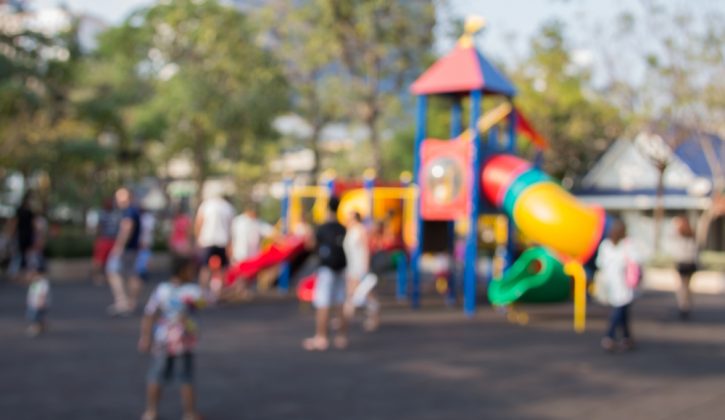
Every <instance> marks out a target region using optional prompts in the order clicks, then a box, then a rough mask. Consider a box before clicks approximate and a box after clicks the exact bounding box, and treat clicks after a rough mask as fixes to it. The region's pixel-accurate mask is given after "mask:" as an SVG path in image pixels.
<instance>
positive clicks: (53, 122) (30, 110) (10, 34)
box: [0, 14, 91, 204]
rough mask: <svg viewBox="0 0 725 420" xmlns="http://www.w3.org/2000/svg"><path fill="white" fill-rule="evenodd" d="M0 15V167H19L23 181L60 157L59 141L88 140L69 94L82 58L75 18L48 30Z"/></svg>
mask: <svg viewBox="0 0 725 420" xmlns="http://www.w3.org/2000/svg"><path fill="white" fill-rule="evenodd" d="M2 17H3V18H4V19H3V20H0V137H2V142H0V166H2V167H3V168H4V169H6V170H8V171H17V172H19V173H20V174H22V176H23V178H24V179H25V180H26V181H28V180H29V179H30V178H31V176H33V175H38V176H40V175H47V171H48V169H49V168H52V167H53V166H54V165H56V164H58V163H59V162H61V161H62V160H63V158H64V157H63V156H62V154H60V153H58V148H57V145H58V144H59V143H62V142H64V141H68V140H69V139H88V138H89V135H90V133H91V130H90V127H88V125H87V124H85V122H84V121H83V120H82V119H81V118H79V116H78V112H77V108H76V103H75V101H74V98H73V91H74V88H75V87H76V86H77V84H78V79H77V76H78V69H79V66H80V62H81V60H82V58H83V57H82V53H81V51H80V46H79V43H78V36H77V34H78V22H77V20H74V19H73V20H71V23H70V25H69V27H68V28H66V29H64V30H63V31H61V32H59V33H57V34H52V35H50V34H42V33H39V32H34V31H31V30H27V29H23V28H22V17H19V16H14V15H12V14H10V15H4V16H2ZM14 18H18V19H20V20H17V19H16V20H13V19H14ZM5 19H7V20H5ZM13 22H16V23H17V22H21V23H20V24H19V25H17V24H16V25H14V24H13ZM42 171H45V174H42V173H41V172H42ZM3 175H4V174H3ZM44 179H48V178H47V177H45V178H44ZM56 181H57V180H56V179H53V178H50V184H49V185H45V184H44V185H43V186H44V188H43V189H42V190H41V191H40V193H41V198H42V199H43V201H44V202H45V204H47V202H46V200H47V193H48V190H47V188H52V184H53V183H55V182H56ZM27 185H28V182H25V186H26V188H27Z"/></svg>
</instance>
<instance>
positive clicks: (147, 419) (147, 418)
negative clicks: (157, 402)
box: [141, 411, 159, 420]
mask: <svg viewBox="0 0 725 420" xmlns="http://www.w3.org/2000/svg"><path fill="white" fill-rule="evenodd" d="M158 418H159V416H158V415H157V414H156V412H155V411H144V412H143V414H142V415H141V420H158Z"/></svg>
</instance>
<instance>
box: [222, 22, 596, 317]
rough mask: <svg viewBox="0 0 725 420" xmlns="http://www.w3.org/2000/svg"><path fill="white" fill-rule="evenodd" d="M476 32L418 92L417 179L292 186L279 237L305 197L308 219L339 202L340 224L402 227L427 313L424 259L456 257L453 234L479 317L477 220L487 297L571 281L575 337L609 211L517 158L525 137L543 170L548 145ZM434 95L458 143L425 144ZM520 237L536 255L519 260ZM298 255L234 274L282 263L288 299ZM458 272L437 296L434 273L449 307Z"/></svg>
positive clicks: (507, 299)
mask: <svg viewBox="0 0 725 420" xmlns="http://www.w3.org/2000/svg"><path fill="white" fill-rule="evenodd" d="M477 29H479V27H476V26H475V25H470V24H467V27H466V33H465V34H464V36H463V37H461V39H460V40H459V42H458V44H457V45H456V47H455V48H454V50H453V51H452V52H450V53H449V54H448V55H446V56H444V57H442V58H441V59H439V60H438V61H437V62H436V63H434V64H433V65H432V66H431V67H430V68H429V69H428V70H427V71H426V72H424V73H423V74H422V75H421V76H420V77H419V78H418V79H417V80H416V81H415V82H414V83H413V85H412V86H411V91H412V92H413V93H414V94H415V95H417V96H418V106H417V127H416V135H415V151H414V157H415V159H414V170H413V174H412V176H411V174H403V175H402V176H401V182H400V183H393V184H390V183H388V184H385V183H383V182H381V181H379V180H376V177H375V173H374V171H371V170H368V171H366V172H365V174H364V176H363V180H362V181H343V180H337V179H336V178H335V176H334V174H332V173H329V172H328V173H327V174H326V175H325V176H324V177H323V180H322V182H320V184H319V185H316V186H299V185H294V183H293V181H292V180H291V179H287V180H285V183H284V195H283V198H282V218H281V227H282V229H281V230H282V234H283V235H287V236H294V235H292V234H293V233H294V231H295V227H296V225H297V224H298V223H300V222H301V221H303V220H304V219H305V217H304V210H303V209H304V205H303V201H304V200H312V201H313V205H312V209H311V212H310V213H311V216H312V217H311V218H312V219H313V220H314V221H315V222H316V223H318V224H319V223H322V222H323V221H324V217H325V214H326V208H327V202H328V200H329V198H330V197H332V196H336V197H338V198H339V199H340V206H339V210H338V214H337V217H338V219H339V220H340V222H342V223H345V222H346V219H347V218H348V217H349V216H350V215H351V214H352V213H353V212H358V213H359V214H360V215H361V216H362V217H363V218H364V219H365V221H366V223H368V225H370V224H371V223H372V222H373V221H375V220H386V221H387V222H388V223H389V224H390V225H393V226H396V227H395V228H394V230H396V232H397V235H398V236H399V238H400V241H398V242H399V244H398V246H399V247H400V248H401V249H402V250H408V251H410V258H406V257H405V254H404V253H402V252H401V253H400V255H398V256H397V257H396V270H397V274H398V276H397V297H398V298H399V299H404V298H410V302H411V304H412V306H413V307H414V308H416V307H419V306H420V289H421V284H420V283H421V282H420V279H421V275H420V267H421V256H422V254H423V253H424V252H429V251H430V252H437V253H441V252H442V250H443V252H444V253H449V254H451V255H452V254H454V248H455V237H456V235H457V234H460V233H462V236H464V237H465V251H464V253H463V254H464V256H463V258H461V260H462V264H463V270H462V271H463V279H462V280H463V281H462V283H463V307H464V312H465V313H466V314H467V315H472V314H473V313H474V311H475V307H476V297H477V287H478V284H479V280H480V278H479V275H478V272H477V271H478V268H477V264H478V259H479V236H480V229H479V228H480V224H479V223H481V221H483V223H486V224H488V225H489V226H493V231H494V232H495V234H494V235H493V236H494V237H495V245H496V250H495V258H492V261H493V263H492V264H490V266H492V267H494V269H492V270H490V273H491V275H490V277H495V278H496V279H494V280H493V281H492V282H491V285H490V287H489V290H488V298H489V300H490V301H491V302H492V303H493V304H495V305H502V306H503V305H510V304H513V303H515V302H523V301H529V302H551V301H562V300H567V299H568V298H569V297H570V294H571V292H570V289H571V288H570V283H571V282H570V280H569V277H572V278H573V279H574V328H575V330H576V331H583V329H584V327H585V314H586V274H585V270H584V267H583V266H584V264H586V263H587V262H588V261H589V260H590V259H591V258H592V256H593V255H594V254H595V252H596V250H597V247H598V245H599V243H600V242H601V240H602V238H603V236H604V234H605V232H606V214H605V213H604V211H603V210H602V209H600V208H593V207H589V206H586V205H583V204H581V203H579V202H577V200H576V199H575V198H574V197H573V196H571V195H570V194H569V193H568V192H567V191H566V190H564V189H563V188H562V187H561V186H559V185H558V184H556V183H555V182H554V181H553V180H552V179H551V178H550V177H548V176H547V175H546V174H545V173H544V172H542V171H541V170H539V169H538V167H537V165H532V164H530V163H529V162H527V161H525V160H523V159H521V158H519V157H517V156H515V155H516V152H517V135H518V134H523V135H524V136H526V137H528V138H529V139H530V141H531V143H532V144H533V145H534V146H535V147H536V148H537V149H538V155H537V156H538V157H537V159H536V160H537V161H540V156H541V150H544V149H546V148H547V147H548V143H547V141H546V139H544V138H543V137H542V136H541V135H539V134H538V133H537V132H536V131H535V130H534V129H533V128H532V126H531V124H529V122H528V121H527V120H526V118H525V117H524V116H523V115H522V113H521V112H520V111H519V110H517V109H516V108H515V106H514V103H513V100H514V96H515V95H516V90H515V89H514V87H513V86H512V84H511V83H510V82H509V81H508V80H507V79H506V77H505V76H503V74H501V73H500V72H499V71H498V70H497V69H496V68H495V67H494V66H493V65H491V64H490V63H489V62H488V61H487V60H486V58H485V57H484V56H483V55H482V54H481V53H480V52H479V51H478V50H477V49H476V47H475V46H474V44H473V34H474V33H475V32H476V30H477ZM431 95H440V96H443V97H445V98H447V99H448V100H449V101H450V103H451V125H450V137H451V139H450V140H438V139H432V138H427V137H426V131H427V121H426V112H427V98H428V96H431ZM466 97H468V98H470V99H469V101H468V103H467V104H466V105H467V107H468V110H469V112H470V115H469V119H468V125H469V128H468V129H467V130H465V131H464V130H463V127H464V126H463V119H464V118H463V109H464V99H465V98H466ZM484 97H492V98H494V100H495V101H498V105H497V106H495V107H494V108H492V110H491V111H489V112H488V113H486V114H484V115H481V114H482V105H483V99H484ZM502 133H505V135H503V134H502ZM484 135H485V136H486V138H485V139H484ZM411 181H413V182H411ZM434 228H435V229H434ZM515 231H518V232H519V233H520V234H521V235H522V236H523V237H525V238H526V239H527V242H529V243H533V244H536V245H537V246H535V247H532V248H530V249H529V250H527V251H526V252H524V253H523V254H522V256H521V257H520V258H519V260H518V261H516V262H513V261H512V257H513V253H514V247H515V239H514V236H515V235H514V232H515ZM431 233H432V234H431ZM301 248H302V244H301V243H300V242H299V240H298V241H297V242H295V241H294V240H291V241H288V242H284V243H281V244H278V245H276V246H272V247H271V248H270V249H269V250H267V251H265V252H263V253H262V254H261V255H260V256H258V257H257V258H256V259H255V260H254V261H249V262H248V264H247V263H246V262H245V263H244V264H242V265H241V266H240V267H239V268H238V269H237V270H236V271H234V273H235V274H236V275H239V276H242V277H246V278H250V277H253V276H254V274H256V273H257V272H258V270H259V269H260V267H262V268H263V267H268V266H271V265H273V264H282V271H281V275H280V279H279V287H280V289H282V290H283V291H287V290H289V287H290V274H291V273H290V268H289V264H288V263H287V261H288V260H289V259H290V258H291V257H293V256H294V254H295V253H297V252H300V250H301ZM431 248H435V249H431ZM450 261H454V258H450ZM245 264H246V265H245ZM451 266H454V264H453V263H451ZM411 271H412V275H411V276H410V284H409V283H408V280H409V273H411ZM454 271H455V270H453V269H451V270H448V271H447V273H446V275H447V276H448V279H447V285H448V286H447V287H439V284H440V283H441V282H440V280H441V274H440V273H437V274H436V275H437V276H438V278H437V279H436V289H438V290H439V292H443V291H445V292H447V293H448V294H449V302H452V301H455V298H456V290H455V284H456V282H455V277H454V276H455V274H454ZM486 280H488V279H486ZM312 281H314V280H311V278H308V279H305V281H304V282H303V283H300V285H299V286H300V287H298V294H300V297H301V298H303V295H304V298H305V299H307V298H309V294H310V292H311V284H312V283H311V282H312ZM444 283H445V282H444Z"/></svg>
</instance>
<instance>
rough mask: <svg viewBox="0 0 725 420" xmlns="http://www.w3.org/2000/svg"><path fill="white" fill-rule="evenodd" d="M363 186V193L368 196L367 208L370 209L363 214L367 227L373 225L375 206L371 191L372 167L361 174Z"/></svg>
mask: <svg viewBox="0 0 725 420" xmlns="http://www.w3.org/2000/svg"><path fill="white" fill-rule="evenodd" d="M363 188H364V189H365V194H367V196H368V206H369V207H368V208H369V209H370V211H369V212H368V214H367V215H366V216H365V226H367V227H368V229H369V228H371V227H372V225H373V216H374V215H373V209H374V208H375V194H374V193H373V188H375V170H374V169H368V170H366V171H365V173H364V174H363Z"/></svg>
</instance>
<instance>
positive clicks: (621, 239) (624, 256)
mask: <svg viewBox="0 0 725 420" xmlns="http://www.w3.org/2000/svg"><path fill="white" fill-rule="evenodd" d="M596 264H597V268H598V269H599V277H598V280H597V287H598V288H600V292H599V294H600V296H602V297H603V299H605V300H606V303H608V304H609V305H611V306H612V313H611V315H610V318H609V328H608V330H607V334H606V335H605V336H604V338H602V348H603V349H604V350H606V351H608V352H611V351H614V350H615V348H616V341H615V340H616V338H617V330H621V331H622V341H621V343H620V345H621V348H622V349H623V350H631V349H633V348H634V341H633V339H632V335H631V332H630V328H629V309H630V306H631V304H632V301H633V300H634V297H635V291H636V286H637V282H638V280H639V279H638V278H635V279H631V278H630V277H632V276H637V277H638V276H639V265H638V256H637V254H636V250H635V248H634V244H633V243H632V242H631V241H630V240H629V239H628V238H627V228H626V226H625V225H624V222H622V221H621V220H618V219H617V220H615V221H614V223H612V227H611V228H610V231H609V235H608V237H607V238H606V239H605V240H604V241H602V244H601V245H600V246H599V254H598V255H597V260H596Z"/></svg>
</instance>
